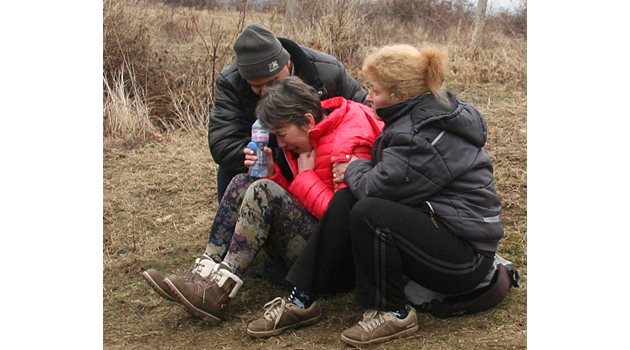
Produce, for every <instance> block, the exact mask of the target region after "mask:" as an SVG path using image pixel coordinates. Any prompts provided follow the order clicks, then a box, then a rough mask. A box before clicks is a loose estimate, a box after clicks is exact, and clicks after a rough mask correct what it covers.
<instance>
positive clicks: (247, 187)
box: [206, 174, 317, 276]
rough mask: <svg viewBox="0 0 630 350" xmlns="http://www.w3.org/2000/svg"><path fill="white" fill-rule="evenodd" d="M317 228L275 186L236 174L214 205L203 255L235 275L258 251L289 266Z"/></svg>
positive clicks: (295, 204) (311, 220) (269, 182)
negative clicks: (220, 198) (262, 250)
mask: <svg viewBox="0 0 630 350" xmlns="http://www.w3.org/2000/svg"><path fill="white" fill-rule="evenodd" d="M316 225H317V219H316V218H315V217H314V216H313V215H311V214H310V213H309V212H308V211H307V210H306V208H304V206H303V205H302V204H301V203H300V202H298V201H297V200H296V199H295V198H293V197H292V196H291V195H290V194H289V193H288V192H287V191H286V190H285V189H284V188H282V187H280V185H278V184H277V183H275V182H273V181H271V180H267V179H257V178H253V177H250V176H248V175H246V174H239V175H236V176H235V177H234V178H233V179H232V181H231V182H230V184H229V185H228V187H227V189H226V191H225V194H224V196H223V199H222V200H221V203H220V204H219V209H218V210H217V213H216V216H215V218H214V222H213V223H212V228H211V229H210V236H209V237H208V245H207V246H206V255H208V256H210V257H211V258H212V259H213V260H214V261H216V262H221V261H222V262H224V263H227V264H228V265H229V267H231V268H233V269H234V270H235V271H234V272H235V273H236V274H237V275H239V276H242V275H243V272H244V271H245V269H246V268H247V267H248V266H249V265H250V264H251V262H252V260H253V259H254V257H255V256H256V253H258V251H259V250H260V249H261V248H264V249H265V252H266V253H267V254H269V255H271V256H273V257H276V258H281V259H282V260H283V261H284V262H285V263H286V264H287V267H290V266H291V265H292V264H293V262H294V261H295V260H296V259H297V257H298V255H299V254H300V253H301V252H302V250H303V249H304V247H305V246H306V242H307V241H308V238H309V237H310V236H311V233H313V231H314V230H315V227H316ZM224 255H225V256H224Z"/></svg>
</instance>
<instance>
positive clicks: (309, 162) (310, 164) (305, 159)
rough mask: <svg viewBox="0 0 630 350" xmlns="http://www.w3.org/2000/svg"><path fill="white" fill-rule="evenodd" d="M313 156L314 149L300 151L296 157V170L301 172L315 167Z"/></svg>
mask: <svg viewBox="0 0 630 350" xmlns="http://www.w3.org/2000/svg"><path fill="white" fill-rule="evenodd" d="M315 156H316V154H315V150H311V151H309V152H304V153H300V157H299V158H298V172H299V173H301V172H303V171H304V170H313V169H315Z"/></svg>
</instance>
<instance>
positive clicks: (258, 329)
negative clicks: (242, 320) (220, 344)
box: [247, 297, 322, 338]
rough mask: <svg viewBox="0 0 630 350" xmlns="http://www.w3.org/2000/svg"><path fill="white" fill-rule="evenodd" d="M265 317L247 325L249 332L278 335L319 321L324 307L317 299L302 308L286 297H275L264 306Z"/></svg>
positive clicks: (256, 336) (255, 335)
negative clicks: (306, 307) (305, 307)
mask: <svg viewBox="0 0 630 350" xmlns="http://www.w3.org/2000/svg"><path fill="white" fill-rule="evenodd" d="M264 308H265V312H264V313H263V317H261V318H259V319H257V320H254V321H252V322H250V323H249V324H248V325H247V334H249V335H250V336H252V337H255V338H265V337H271V336H274V335H278V334H280V333H282V332H284V331H285V330H287V329H290V328H299V327H304V326H308V325H312V324H314V323H317V321H319V319H320V318H321V317H322V309H321V308H320V307H319V303H318V302H317V301H315V302H313V304H311V306H310V307H309V308H308V309H302V308H300V307H299V306H297V305H295V304H293V303H292V302H290V301H289V300H287V299H285V298H280V297H278V298H275V299H273V300H272V301H270V302H268V303H267V304H265V306H264Z"/></svg>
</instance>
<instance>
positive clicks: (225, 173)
mask: <svg viewBox="0 0 630 350" xmlns="http://www.w3.org/2000/svg"><path fill="white" fill-rule="evenodd" d="M240 173H242V171H241V172H236V171H232V170H229V169H228V168H226V167H224V166H220V165H219V169H218V170H217V197H218V199H219V203H221V199H222V198H223V194H225V190H226V189H227V187H228V185H229V184H230V181H232V178H233V177H234V176H236V175H237V174H240Z"/></svg>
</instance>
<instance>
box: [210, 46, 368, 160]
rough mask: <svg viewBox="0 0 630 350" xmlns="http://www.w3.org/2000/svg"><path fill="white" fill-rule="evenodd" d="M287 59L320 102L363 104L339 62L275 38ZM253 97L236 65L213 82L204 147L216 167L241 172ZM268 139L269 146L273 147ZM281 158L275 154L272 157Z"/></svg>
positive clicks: (360, 93)
mask: <svg viewBox="0 0 630 350" xmlns="http://www.w3.org/2000/svg"><path fill="white" fill-rule="evenodd" d="M279 40H280V42H281V43H282V46H283V47H284V48H285V49H286V50H287V52H289V54H290V55H291V61H292V62H293V75H296V76H298V77H300V78H301V79H302V80H303V81H304V82H305V83H307V84H309V85H310V86H312V87H314V88H315V89H316V90H317V91H318V93H319V97H320V100H325V99H327V98H330V97H336V96H343V97H345V98H346V99H349V100H353V101H357V102H360V103H363V102H364V101H365V97H366V96H367V92H366V91H365V90H364V89H363V88H362V87H361V85H359V83H358V82H357V81H356V80H354V79H353V78H352V77H351V76H350V75H349V74H348V72H346V70H345V68H344V66H343V65H342V63H341V62H339V61H338V60H337V59H335V58H334V57H332V56H329V55H326V54H324V53H322V52H319V51H315V50H313V49H310V48H307V47H304V46H301V45H298V44H296V43H295V42H293V41H291V40H288V39H284V38H279ZM259 99H260V96H258V95H256V94H255V93H254V92H253V91H252V90H251V88H250V86H249V85H248V84H247V82H246V81H245V80H243V79H242V78H241V76H240V74H239V73H238V69H237V66H236V62H232V64H230V65H229V66H228V67H227V68H225V69H224V70H223V71H222V72H221V74H220V76H219V78H218V79H217V81H216V95H215V101H214V106H213V107H212V110H211V112H210V118H209V121H208V144H209V146H210V153H211V154H212V158H213V159H214V161H215V162H216V163H218V164H219V165H221V166H224V167H226V168H228V169H230V170H232V171H236V172H245V170H246V168H245V166H244V165H243V161H244V159H245V158H244V156H243V148H244V147H245V146H246V145H247V143H248V142H249V140H250V138H251V129H252V124H253V123H254V122H255V121H256V113H255V112H256V103H258V100H259ZM276 144H277V143H276V141H275V137H273V135H272V137H271V139H270V146H271V147H274V146H276ZM276 154H281V152H275V150H274V155H276Z"/></svg>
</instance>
